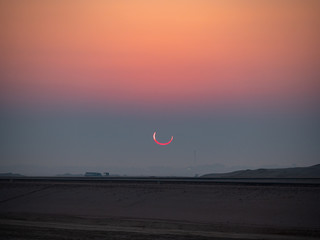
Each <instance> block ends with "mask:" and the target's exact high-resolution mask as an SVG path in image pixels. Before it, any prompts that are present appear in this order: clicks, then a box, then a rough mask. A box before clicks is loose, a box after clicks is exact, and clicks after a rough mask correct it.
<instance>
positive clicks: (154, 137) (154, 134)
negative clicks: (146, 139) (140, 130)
mask: <svg viewBox="0 0 320 240" xmlns="http://www.w3.org/2000/svg"><path fill="white" fill-rule="evenodd" d="M172 139H173V136H171V139H170V141H169V142H166V143H161V142H158V141H157V139H156V132H154V133H153V140H154V141H155V142H156V143H157V144H159V145H168V144H169V143H171V141H172Z"/></svg>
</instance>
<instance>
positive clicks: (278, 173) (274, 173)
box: [201, 164, 320, 178]
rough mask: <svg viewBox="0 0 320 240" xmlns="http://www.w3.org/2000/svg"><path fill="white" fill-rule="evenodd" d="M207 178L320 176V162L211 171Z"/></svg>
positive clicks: (206, 175)
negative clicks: (284, 166) (266, 167)
mask: <svg viewBox="0 0 320 240" xmlns="http://www.w3.org/2000/svg"><path fill="white" fill-rule="evenodd" d="M201 177H205V178H210V177H212V178H320V164H317V165H313V166H310V167H294V168H275V169H265V168H259V169H255V170H250V169H247V170H240V171H234V172H229V173H210V174H205V175H202V176H201Z"/></svg>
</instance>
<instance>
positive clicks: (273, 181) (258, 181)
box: [0, 177, 320, 187]
mask: <svg viewBox="0 0 320 240" xmlns="http://www.w3.org/2000/svg"><path fill="white" fill-rule="evenodd" d="M0 182H52V183H61V182H81V183H151V184H206V185H208V184H209V185H210V184H212V185H213V184H219V185H259V186H266V185H267V186H268V185H269V186H270V185H281V186H292V185H294V186H316V187H320V178H192V177H0Z"/></svg>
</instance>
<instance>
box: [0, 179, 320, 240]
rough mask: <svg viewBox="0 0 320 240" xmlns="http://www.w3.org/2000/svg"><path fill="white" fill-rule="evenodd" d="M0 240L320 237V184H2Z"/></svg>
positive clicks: (82, 182) (0, 190)
mask: <svg viewBox="0 0 320 240" xmlns="http://www.w3.org/2000/svg"><path fill="white" fill-rule="evenodd" d="M0 235H1V236H2V237H1V239H320V184H318V183H315V184H301V183H287V184H284V183H281V184H277V183H275V182H272V183H270V184H268V183H266V182H263V183H261V182H260V183H259V182H256V183H255V182H254V181H251V182H250V183H245V182H211V183H206V182H203V183H201V181H199V182H192V181H189V182H183V181H181V182H174V181H168V182H165V181H141V182H138V181H92V180H91V181H86V180H81V181H68V180H65V181H54V180H51V181H47V180H41V181H40V180H37V181H34V180H24V181H16V180H12V179H11V180H10V179H2V180H1V181H0Z"/></svg>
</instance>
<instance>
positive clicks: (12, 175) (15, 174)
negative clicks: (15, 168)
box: [0, 172, 23, 177]
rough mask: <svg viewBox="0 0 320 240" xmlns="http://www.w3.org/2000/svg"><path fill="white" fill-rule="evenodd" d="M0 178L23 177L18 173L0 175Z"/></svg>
mask: <svg viewBox="0 0 320 240" xmlns="http://www.w3.org/2000/svg"><path fill="white" fill-rule="evenodd" d="M0 177H23V175H21V174H19V173H11V172H8V173H0Z"/></svg>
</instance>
